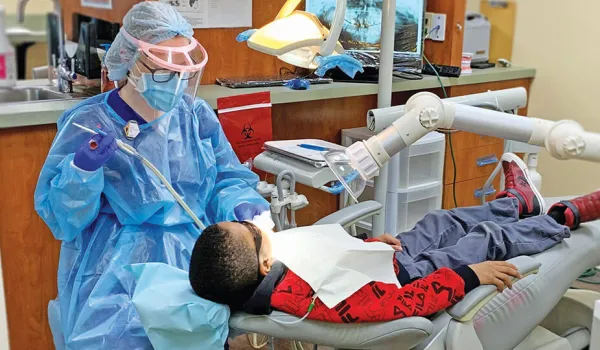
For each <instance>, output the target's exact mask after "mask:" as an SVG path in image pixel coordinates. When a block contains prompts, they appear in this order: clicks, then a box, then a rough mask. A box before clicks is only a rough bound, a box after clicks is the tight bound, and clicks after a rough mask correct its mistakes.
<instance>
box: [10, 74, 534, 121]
mask: <svg viewBox="0 0 600 350" xmlns="http://www.w3.org/2000/svg"><path fill="white" fill-rule="evenodd" d="M535 73H536V72H535V69H532V68H519V67H512V68H489V69H483V70H474V71H473V74H469V75H463V76H461V77H460V78H443V77H442V83H443V84H444V86H446V87H450V86H458V85H471V84H480V83H488V82H494V81H503V80H516V79H524V78H533V77H535ZM47 84H48V80H47V79H42V80H23V81H19V82H18V83H17V86H18V87H27V86H41V85H47ZM436 87H439V83H438V81H437V78H436V77H433V76H425V77H424V78H423V80H403V79H396V78H395V79H394V83H393V87H392V89H393V91H394V92H398V91H413V90H423V89H432V88H436ZM198 90H199V91H198V96H199V97H201V98H203V99H204V100H206V102H208V103H209V104H210V105H211V106H212V107H213V108H216V106H217V99H218V98H220V97H225V96H233V95H241V94H248V93H254V92H260V91H270V92H271V102H272V103H273V104H283V103H294V102H304V101H315V100H326V99H333V98H343V97H353V96H364V95H374V94H377V84H364V83H332V84H324V85H314V86H311V88H310V89H308V90H305V91H295V90H290V89H289V88H286V87H272V88H251V89H229V88H226V87H222V86H217V85H202V86H200V88H199V89H198ZM79 101H81V99H70V100H56V101H36V102H28V103H7V104H0V128H13V127H22V126H32V125H44V124H53V123H56V121H57V120H58V117H59V116H60V115H61V114H62V112H64V111H65V110H67V109H69V108H71V107H73V106H74V105H75V104H77V103H78V102H79Z"/></svg>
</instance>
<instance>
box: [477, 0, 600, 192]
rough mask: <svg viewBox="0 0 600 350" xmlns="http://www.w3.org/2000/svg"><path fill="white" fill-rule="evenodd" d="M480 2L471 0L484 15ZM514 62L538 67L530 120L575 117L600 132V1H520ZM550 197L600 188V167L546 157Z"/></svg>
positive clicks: (542, 166) (545, 181)
mask: <svg viewBox="0 0 600 350" xmlns="http://www.w3.org/2000/svg"><path fill="white" fill-rule="evenodd" d="M479 3H480V0H467V10H470V11H478V10H479ZM516 3H517V18H516V25H515V38H514V42H513V57H512V61H513V64H515V65H517V66H523V67H532V68H536V69H537V75H536V77H535V80H534V82H533V85H532V88H531V93H530V96H529V116H532V117H540V118H544V119H551V120H560V119H574V120H576V121H578V122H579V123H581V124H582V125H583V126H584V128H586V129H588V130H590V131H595V132H599V133H600V105H597V102H598V103H600V71H599V70H597V69H595V63H596V62H597V57H598V56H600V44H599V43H598V37H600V26H598V25H596V23H597V18H596V14H597V13H599V12H600V1H590V0H587V1H584V0H573V1H564V0H516ZM539 172H540V173H541V174H542V177H543V185H542V193H543V194H544V195H546V196H555V195H565V194H582V193H586V192H591V191H593V190H596V189H598V188H600V165H599V164H594V163H588V162H582V161H559V160H555V159H553V158H551V157H550V156H548V155H547V154H546V153H542V155H541V156H540V166H539Z"/></svg>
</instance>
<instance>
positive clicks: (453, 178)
mask: <svg viewBox="0 0 600 350" xmlns="http://www.w3.org/2000/svg"><path fill="white" fill-rule="evenodd" d="M423 59H425V62H427V64H428V65H429V67H431V69H432V70H433V71H434V72H435V76H436V77H437V80H438V82H439V84H440V87H441V88H442V93H443V94H444V98H448V94H447V93H446V87H445V86H444V83H443V82H442V77H440V75H439V74H438V72H437V70H435V68H434V67H433V65H432V64H431V62H429V60H428V59H427V56H425V54H423ZM440 132H442V133H444V134H446V135H448V146H449V147H450V156H451V157H452V170H453V173H452V199H453V200H454V207H455V208H458V201H457V200H456V157H455V156H454V146H453V145H452V134H454V133H457V132H458V130H451V129H443V130H440Z"/></svg>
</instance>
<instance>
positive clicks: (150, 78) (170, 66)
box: [121, 28, 208, 112]
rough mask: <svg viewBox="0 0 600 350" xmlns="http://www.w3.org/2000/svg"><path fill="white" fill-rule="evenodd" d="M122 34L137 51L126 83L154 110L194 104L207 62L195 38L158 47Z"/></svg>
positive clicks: (203, 51) (123, 32)
mask: <svg viewBox="0 0 600 350" xmlns="http://www.w3.org/2000/svg"><path fill="white" fill-rule="evenodd" d="M121 34H122V35H123V36H124V37H125V38H126V39H127V40H128V41H130V42H131V43H132V44H134V45H136V46H137V47H138V49H139V55H138V60H137V61H136V62H135V66H134V67H133V68H132V69H131V74H130V76H129V81H130V82H131V83H132V84H133V85H134V87H135V88H136V90H137V91H138V92H139V93H140V94H141V96H142V97H143V98H144V99H145V100H146V102H147V103H148V105H149V106H150V107H152V108H153V109H155V110H157V111H162V112H169V111H170V110H172V109H173V108H175V107H176V106H177V105H178V104H179V103H180V102H181V101H184V102H185V103H187V104H188V105H189V106H191V104H193V102H194V99H195V97H196V93H197V90H198V85H199V84H200V81H201V80H202V73H203V72H204V67H205V66H206V62H207V61H208V55H207V54H206V50H205V49H204V48H203V47H202V45H200V43H198V41H197V40H196V39H194V38H192V39H186V40H188V41H189V44H187V45H184V46H160V45H153V44H148V43H145V42H143V41H140V40H137V39H135V38H133V37H132V36H131V35H129V34H128V33H127V32H126V31H125V30H124V29H122V28H121Z"/></svg>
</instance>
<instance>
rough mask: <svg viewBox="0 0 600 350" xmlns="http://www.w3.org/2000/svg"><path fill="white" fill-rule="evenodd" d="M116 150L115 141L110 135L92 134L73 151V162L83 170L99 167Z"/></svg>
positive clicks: (92, 169)
mask: <svg viewBox="0 0 600 350" xmlns="http://www.w3.org/2000/svg"><path fill="white" fill-rule="evenodd" d="M116 151H117V141H116V140H115V138H114V137H113V136H112V135H108V134H107V135H99V134H96V135H93V136H92V137H90V139H89V140H88V141H86V142H84V143H83V144H82V145H81V147H80V148H79V150H77V152H75V157H74V158H73V164H74V165H75V166H76V167H78V168H79V169H82V170H85V171H95V170H98V169H100V168H101V167H102V166H104V164H106V162H108V160H109V159H111V158H112V157H113V156H114V155H115V152H116Z"/></svg>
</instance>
